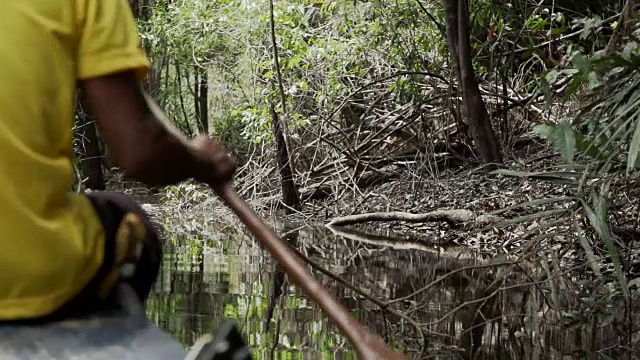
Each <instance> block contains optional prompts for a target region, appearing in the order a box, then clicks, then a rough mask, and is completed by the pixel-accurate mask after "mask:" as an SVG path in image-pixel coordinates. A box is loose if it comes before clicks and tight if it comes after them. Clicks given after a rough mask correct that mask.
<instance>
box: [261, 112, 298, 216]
mask: <svg viewBox="0 0 640 360" xmlns="http://www.w3.org/2000/svg"><path fill="white" fill-rule="evenodd" d="M269 112H270V113H271V121H272V122H273V135H274V137H275V141H276V147H277V149H278V168H279V169H280V179H281V184H282V201H283V202H284V204H285V205H286V210H285V211H286V212H287V213H290V212H291V210H296V211H300V210H301V207H300V195H299V194H298V188H297V187H296V184H295V182H294V181H293V167H292V166H291V162H290V160H289V151H288V149H287V143H286V142H285V139H284V133H283V131H282V124H281V123H280V117H279V116H278V113H276V110H275V108H274V105H273V103H270V104H269Z"/></svg>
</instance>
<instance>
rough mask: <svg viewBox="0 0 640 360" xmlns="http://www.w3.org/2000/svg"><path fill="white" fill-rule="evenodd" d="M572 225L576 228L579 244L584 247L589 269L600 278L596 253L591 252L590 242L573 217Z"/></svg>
mask: <svg viewBox="0 0 640 360" xmlns="http://www.w3.org/2000/svg"><path fill="white" fill-rule="evenodd" d="M573 226H574V228H575V229H576V234H577V235H578V240H579V242H580V246H582V248H583V249H584V253H585V256H586V257H587V262H588V263H589V266H591V269H592V270H593V272H594V273H595V274H596V276H597V277H599V278H602V273H601V272H600V265H599V263H598V260H596V255H595V254H594V253H593V248H592V247H591V244H589V242H588V241H587V239H586V238H585V237H584V234H583V233H582V229H580V225H578V220H577V219H575V218H574V219H573Z"/></svg>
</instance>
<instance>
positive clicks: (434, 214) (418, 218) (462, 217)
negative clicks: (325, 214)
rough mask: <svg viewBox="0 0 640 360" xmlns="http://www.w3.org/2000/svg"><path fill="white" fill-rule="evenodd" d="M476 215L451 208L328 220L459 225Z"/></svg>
mask: <svg viewBox="0 0 640 360" xmlns="http://www.w3.org/2000/svg"><path fill="white" fill-rule="evenodd" d="M475 218H476V215H475V214H474V213H473V212H472V211H469V210H465V209H451V210H435V211H431V212H428V213H422V214H413V213H408V212H400V211H392V212H376V213H365V214H355V215H347V216H341V217H337V218H334V219H333V220H331V221H330V222H329V224H328V225H330V226H345V225H353V224H361V223H365V222H371V221H378V222H390V221H403V222H409V223H426V222H435V221H444V222H446V223H448V224H449V225H451V226H456V227H457V226H460V225H461V224H464V223H467V222H469V221H472V220H475Z"/></svg>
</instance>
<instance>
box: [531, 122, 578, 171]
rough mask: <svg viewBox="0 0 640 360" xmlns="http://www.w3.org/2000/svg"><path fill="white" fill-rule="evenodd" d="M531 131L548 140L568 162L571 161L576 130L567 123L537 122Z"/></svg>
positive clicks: (574, 149) (574, 151)
mask: <svg viewBox="0 0 640 360" xmlns="http://www.w3.org/2000/svg"><path fill="white" fill-rule="evenodd" d="M533 131H534V132H535V133H537V134H538V136H540V137H541V138H543V139H545V140H547V141H549V142H550V143H551V144H552V145H553V147H554V148H555V149H556V151H558V152H559V153H560V155H562V156H563V157H564V159H565V161H567V162H568V163H572V162H573V158H574V157H575V154H576V137H577V136H576V131H575V130H573V128H571V126H570V125H569V124H567V123H559V124H550V123H547V124H539V125H536V126H534V127H533Z"/></svg>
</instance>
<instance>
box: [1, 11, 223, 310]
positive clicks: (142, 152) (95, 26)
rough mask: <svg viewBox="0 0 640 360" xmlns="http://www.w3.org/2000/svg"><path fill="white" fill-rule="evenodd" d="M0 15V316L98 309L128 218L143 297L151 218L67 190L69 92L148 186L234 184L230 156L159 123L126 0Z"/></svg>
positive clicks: (152, 265) (153, 249)
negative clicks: (143, 84)
mask: <svg viewBox="0 0 640 360" xmlns="http://www.w3.org/2000/svg"><path fill="white" fill-rule="evenodd" d="M0 14H2V15H1V16H2V20H1V21H0V34H2V36H0V49H1V51H2V54H1V56H0V169H1V170H2V175H0V204H2V206H0V248H1V249H2V252H1V253H0V321H7V320H8V321H12V320H29V319H48V318H51V319H55V318H58V317H61V316H68V315H69V314H71V313H72V312H73V311H76V310H78V309H83V308H87V307H89V308H90V307H91V306H93V305H94V304H95V301H97V300H96V298H97V295H98V294H102V293H103V292H104V291H105V290H107V291H108V285H109V284H111V283H112V281H113V274H114V267H116V266H117V265H118V264H119V262H120V261H121V260H122V257H123V256H124V255H123V254H121V253H122V252H123V250H122V249H123V248H122V247H117V246H116V242H117V241H116V233H117V231H118V229H119V226H120V224H121V222H122V221H123V219H128V221H129V223H131V224H134V225H135V224H136V223H142V224H144V228H145V230H146V235H145V239H144V247H143V250H142V253H141V254H140V253H138V254H137V259H139V260H138V262H137V266H136V271H135V273H134V274H133V275H132V277H131V278H130V280H129V281H130V282H131V284H132V286H133V287H134V288H135V290H136V291H137V293H138V295H139V296H140V298H141V299H142V300H144V299H145V298H146V296H147V294H148V292H149V290H150V288H151V286H152V284H153V282H154V281H155V277H156V274H157V271H158V267H159V262H160V256H161V252H160V242H159V240H158V237H157V233H156V231H155V229H154V228H153V226H152V225H151V224H150V222H149V219H148V216H147V215H146V214H145V213H144V211H143V210H142V209H141V208H140V207H139V206H138V205H136V204H135V202H134V201H133V200H131V199H129V198H128V197H126V196H124V195H121V194H113V193H108V192H105V193H91V194H89V195H84V194H72V193H70V192H69V189H70V185H71V181H72V174H73V172H72V162H71V161H72V160H71V159H72V125H73V121H72V119H73V98H74V94H75V90H76V88H77V87H78V86H79V87H80V88H81V89H82V91H83V92H84V93H85V94H86V96H87V97H88V98H89V101H90V104H91V113H92V115H93V117H94V118H95V120H96V122H97V125H98V129H99V131H100V134H101V136H102V139H103V140H104V142H105V144H106V145H107V147H108V150H109V153H110V155H111V156H112V158H113V160H114V162H115V163H116V164H117V165H118V166H120V167H121V168H122V169H123V170H124V171H125V174H126V175H128V176H130V177H132V178H134V179H137V180H139V181H142V182H144V183H145V184H147V185H149V186H162V185H167V184H174V183H177V182H180V181H182V180H186V179H189V178H194V179H196V180H198V181H200V182H204V183H207V184H210V185H212V186H215V185H217V184H220V183H223V182H226V181H230V180H231V177H232V173H233V166H232V163H231V161H230V159H229V158H228V157H227V155H226V153H225V151H224V149H223V148H222V147H221V146H220V145H219V144H218V143H216V142H214V141H211V140H209V139H208V138H206V137H205V138H199V139H196V140H195V141H188V140H186V139H184V138H182V137H181V136H180V135H179V134H177V133H175V132H174V131H173V130H172V129H171V128H169V127H168V126H166V125H164V122H163V121H161V120H160V119H159V118H160V117H161V116H162V113H161V112H160V111H158V110H157V109H156V108H155V104H154V103H153V102H152V101H151V100H150V99H149V98H148V97H146V96H145V94H143V93H142V91H141V90H140V86H139V82H140V80H142V79H143V78H144V76H145V75H146V73H147V71H148V69H149V66H150V64H149V62H148V60H147V58H146V57H145V55H144V53H143V51H142V50H141V48H140V45H139V36H138V34H137V31H136V26H135V21H134V19H133V16H132V14H131V9H130V8H129V5H128V3H127V1H126V0H12V1H2V2H1V5H0ZM132 214H135V216H131V215H132ZM131 229H135V226H133V227H131ZM131 238H135V237H131ZM138 250H140V249H138ZM105 284H106V286H107V288H106V289H105Z"/></svg>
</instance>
